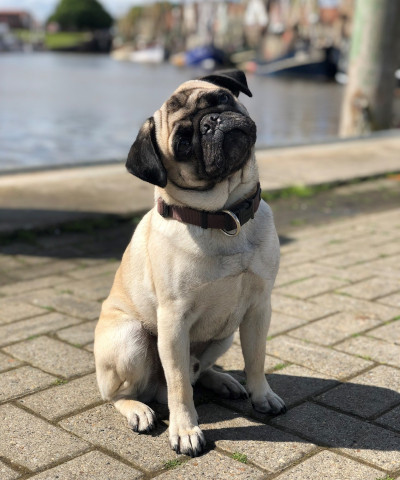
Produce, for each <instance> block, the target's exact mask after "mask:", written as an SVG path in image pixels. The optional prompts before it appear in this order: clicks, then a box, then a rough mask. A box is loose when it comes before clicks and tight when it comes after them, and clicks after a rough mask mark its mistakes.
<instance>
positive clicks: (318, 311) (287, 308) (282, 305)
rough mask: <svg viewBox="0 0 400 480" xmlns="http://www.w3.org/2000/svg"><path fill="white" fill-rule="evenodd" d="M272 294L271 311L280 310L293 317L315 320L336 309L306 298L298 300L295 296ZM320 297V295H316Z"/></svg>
mask: <svg viewBox="0 0 400 480" xmlns="http://www.w3.org/2000/svg"><path fill="white" fill-rule="evenodd" d="M275 292H276V291H275V290H274V293H273V294H272V312H281V313H285V314H286V315H291V316H293V317H300V318H304V319H305V320H316V319H317V318H322V317H326V316H327V315H330V314H332V313H335V312H337V311H338V308H336V306H335V305H334V304H333V305H330V306H329V307H327V306H326V305H323V304H322V303H321V305H317V304H315V303H313V302H314V301H313V302H310V301H307V300H299V299H296V298H290V297H285V296H283V295H278V294H277V293H275ZM316 298H320V297H316Z"/></svg>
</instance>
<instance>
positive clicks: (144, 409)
mask: <svg viewBox="0 0 400 480" xmlns="http://www.w3.org/2000/svg"><path fill="white" fill-rule="evenodd" d="M127 418H128V425H129V426H130V427H131V428H132V430H133V431H134V432H139V433H149V432H150V431H151V430H153V428H154V427H155V426H156V424H157V417H156V414H155V413H154V411H153V410H152V409H151V408H150V407H149V406H147V405H146V404H144V403H141V402H135V406H134V407H133V408H132V409H131V410H130V412H129V415H128V417H127Z"/></svg>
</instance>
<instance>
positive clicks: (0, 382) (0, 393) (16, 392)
mask: <svg viewBox="0 0 400 480" xmlns="http://www.w3.org/2000/svg"><path fill="white" fill-rule="evenodd" d="M55 380H56V378H55V377H53V376H52V375H48V374H47V373H44V372H41V371H40V370H38V369H36V368H32V367H29V366H25V367H20V368H16V369H14V370H10V371H8V372H4V373H2V374H1V375H0V402H3V401H4V400H10V399H12V398H15V397H19V396H21V395H25V394H27V393H31V392H34V391H35V390H39V389H40V388H43V387H47V386H49V385H51V384H52V383H54V381H55Z"/></svg>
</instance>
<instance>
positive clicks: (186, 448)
mask: <svg viewBox="0 0 400 480" xmlns="http://www.w3.org/2000/svg"><path fill="white" fill-rule="evenodd" d="M169 443H170V445H171V448H172V450H174V451H175V452H176V453H182V454H183V455H189V456H190V457H197V456H199V455H201V454H202V453H203V451H204V447H205V446H206V440H205V438H204V434H203V432H202V431H201V430H200V428H199V427H197V426H195V427H193V428H191V429H187V430H183V429H174V428H172V430H171V426H170V432H169Z"/></svg>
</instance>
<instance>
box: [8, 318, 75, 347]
mask: <svg viewBox="0 0 400 480" xmlns="http://www.w3.org/2000/svg"><path fill="white" fill-rule="evenodd" d="M81 321H82V320H78V319H77V318H73V317H69V316H67V315H63V314H61V313H55V312H54V313H48V314H47V315H40V316H38V317H33V318H28V319H27V320H20V321H19V322H14V323H8V324H6V325H3V326H0V346H4V345H7V344H9V343H13V342H18V341H20V340H24V339H27V338H30V337H32V336H34V335H40V334H42V333H49V332H54V331H56V330H58V329H59V328H62V327H65V326H68V325H75V324H77V323H79V322H81Z"/></svg>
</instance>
